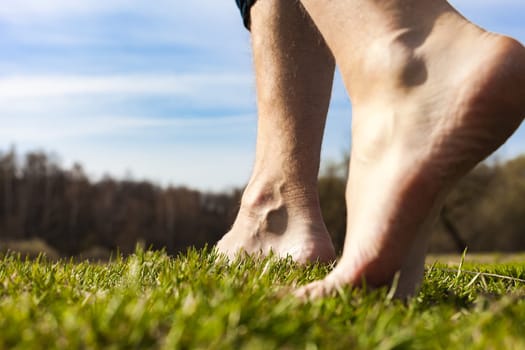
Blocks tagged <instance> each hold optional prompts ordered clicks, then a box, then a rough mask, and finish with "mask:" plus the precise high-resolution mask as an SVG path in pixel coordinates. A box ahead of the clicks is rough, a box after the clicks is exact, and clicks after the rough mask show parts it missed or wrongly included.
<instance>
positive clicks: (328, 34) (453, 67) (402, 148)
mask: <svg viewBox="0 0 525 350" xmlns="http://www.w3.org/2000/svg"><path fill="white" fill-rule="evenodd" d="M302 3H303V5H304V6H305V8H306V9H307V11H308V12H309V14H310V15H311V17H312V18H313V20H314V22H315V23H316V25H317V26H318V28H319V30H320V32H321V33H322V35H323V36H324V38H325V40H326V42H327V43H328V46H329V47H330V48H331V50H332V52H333V54H334V56H335V58H336V61H337V63H338V65H339V66H340V67H341V71H342V73H343V78H344V80H345V85H346V87H347V90H348V92H349V95H350V98H351V100H352V104H353V111H354V114H353V120H352V143H353V144H352V154H351V159H352V161H351V165H350V177H349V181H348V185H347V193H346V195H347V210H348V222H347V234H346V240H345V246H344V251H343V256H342V258H341V259H340V261H339V263H338V265H337V266H336V267H335V269H334V270H333V271H332V272H331V273H330V274H329V275H328V276H327V277H326V278H325V279H324V280H322V281H317V282H314V283H311V284H309V285H307V286H305V287H303V288H301V289H299V290H298V291H297V292H296V294H297V295H298V296H300V297H309V298H315V297H319V296H324V295H327V294H330V293H332V292H334V290H336V289H337V288H339V287H343V286H360V285H361V283H362V281H363V279H365V280H366V282H367V285H369V286H383V285H388V284H390V283H391V282H392V279H393V277H394V275H395V274H396V272H397V271H401V276H400V281H399V286H398V296H401V297H403V296H407V295H410V294H412V293H413V292H414V291H415V290H416V288H417V284H418V283H419V281H420V279H421V276H422V273H423V264H424V255H425V250H426V241H427V240H428V235H427V230H425V227H426V226H427V225H428V224H429V223H431V222H432V220H433V218H434V216H435V215H434V214H435V213H436V212H437V211H438V209H439V207H440V206H441V203H442V201H443V198H444V197H445V196H446V194H447V193H448V191H449V190H450V188H451V187H452V186H454V184H455V183H456V182H457V181H458V179H460V178H461V177H462V176H464V175H465V174H466V173H467V172H468V171H469V170H470V169H472V168H473V167H474V166H475V165H476V164H477V163H478V162H479V161H481V160H483V159H484V158H485V157H487V156H488V155H489V154H490V153H492V152H493V151H494V150H496V149H497V148H498V147H499V146H500V145H501V144H502V143H503V142H504V141H505V140H506V139H507V138H508V137H509V136H510V135H511V134H512V133H513V132H514V131H515V129H516V128H517V127H518V126H519V125H520V123H521V122H522V120H523V117H524V116H525V48H524V47H523V46H522V45H521V44H520V43H518V42H516V41H515V40H513V39H510V38H507V37H504V36H500V35H496V34H492V33H488V32H486V31H484V30H482V29H480V28H479V27H477V26H475V25H473V24H472V23H470V22H468V21H467V20H466V19H465V18H463V17H462V16H461V15H459V14H458V13H457V12H456V11H455V10H454V9H453V8H452V7H451V6H450V5H449V4H448V3H447V2H445V1H442V0H340V1H337V2H336V1H328V0H302Z"/></svg>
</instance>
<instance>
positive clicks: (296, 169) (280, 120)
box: [217, 0, 335, 263]
mask: <svg viewBox="0 0 525 350" xmlns="http://www.w3.org/2000/svg"><path fill="white" fill-rule="evenodd" d="M251 20H252V21H251V33H252V44H253V54H254V64H255V71H256V78H257V79H256V84H257V103H258V111H259V112H258V113H259V119H258V130H257V149H256V160H255V167H254V170H253V173H252V177H251V179H250V182H249V184H248V186H247V188H246V190H245V192H244V194H243V197H242V201H241V208H240V210H239V213H238V216H237V218H236V220H235V222H234V224H233V227H232V229H231V230H230V231H229V232H228V233H227V234H226V235H225V236H224V237H223V238H222V239H221V240H220V241H219V243H218V245H217V249H218V251H219V252H221V253H223V254H225V255H227V256H228V257H230V258H233V257H234V256H235V255H236V254H237V253H239V251H244V252H246V253H249V254H263V255H266V254H268V253H269V252H270V251H273V252H274V253H275V254H277V255H279V256H283V257H284V256H287V255H291V256H292V257H293V259H294V260H296V261H298V262H301V263H306V262H313V261H322V262H328V261H332V260H334V259H335V252H334V248H333V245H332V242H331V239H330V236H329V234H328V232H327V230H326V227H325V225H324V222H323V219H322V216H321V210H320V206H319V199H318V193H317V176H318V171H319V158H320V151H321V142H322V137H323V131H324V125H325V120H326V113H327V111H328V105H329V101H330V94H331V86H332V81H333V74H334V69H335V63H334V58H333V56H332V54H331V52H330V50H329V49H328V47H327V46H326V44H325V42H324V40H323V39H322V37H321V36H320V34H319V32H318V30H317V29H316V28H315V26H314V25H313V23H312V21H311V19H310V18H309V16H308V14H306V12H305V11H304V9H303V8H302V5H300V4H299V3H297V2H295V1H280V0H260V1H258V2H257V3H256V4H255V5H254V6H253V8H252V10H251Z"/></svg>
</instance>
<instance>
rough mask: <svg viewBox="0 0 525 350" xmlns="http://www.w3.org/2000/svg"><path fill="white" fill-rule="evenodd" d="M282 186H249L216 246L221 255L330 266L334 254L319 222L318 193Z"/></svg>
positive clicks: (321, 222) (325, 232)
mask: <svg viewBox="0 0 525 350" xmlns="http://www.w3.org/2000/svg"><path fill="white" fill-rule="evenodd" d="M308 192H309V191H306V190H304V189H302V188H289V187H288V186H287V185H286V184H285V183H284V182H279V181H276V182H274V183H271V184H270V185H264V186H259V185H251V186H248V187H247V189H246V191H245V193H244V194H243V198H242V202H241V208H240V210H239V213H238V215H237V218H236V220H235V222H234V224H233V227H232V229H231V230H230V231H229V232H228V233H227V234H226V235H225V236H224V237H223V238H222V239H221V240H220V241H219V243H217V249H218V251H219V252H220V253H222V254H224V255H226V256H228V257H229V258H230V259H233V258H234V257H235V256H236V255H237V254H238V253H241V252H245V253H248V254H250V255H263V256H265V255H268V254H270V252H273V253H274V254H275V255H277V256H279V257H287V256H291V257H292V259H293V260H294V261H297V262H299V263H308V262H325V263H328V262H331V261H333V260H334V259H335V251H334V247H333V245H332V241H331V239H330V235H329V234H328V231H327V230H326V227H325V224H324V222H323V220H322V216H321V210H320V207H319V202H318V199H317V192H315V193H308Z"/></svg>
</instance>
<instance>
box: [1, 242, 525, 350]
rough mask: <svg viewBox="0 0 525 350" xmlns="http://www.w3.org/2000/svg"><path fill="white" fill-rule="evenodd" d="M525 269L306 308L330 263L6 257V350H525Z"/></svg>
mask: <svg viewBox="0 0 525 350" xmlns="http://www.w3.org/2000/svg"><path fill="white" fill-rule="evenodd" d="M465 270H469V271H480V272H485V273H495V274H501V275H505V276H511V277H514V278H521V279H523V278H525V264H498V265H480V264H467V263H465V264H464V265H463V266H462V267H461V272H459V273H458V269H457V268H456V269H455V270H450V269H449V267H448V266H446V265H439V264H436V265H433V266H429V268H428V269H427V273H426V276H425V281H424V284H423V287H422V290H421V292H420V293H419V294H418V296H417V297H416V298H414V299H412V300H411V301H409V302H408V303H406V304H404V303H402V302H400V301H393V300H390V298H389V296H388V291H387V290H386V289H382V290H376V291H368V292H366V291H364V290H347V291H341V292H340V293H339V294H338V295H337V296H334V297H332V298H326V299H323V300H318V301H315V302H312V303H307V304H302V303H300V302H299V301H297V300H295V299H294V298H292V297H291V296H290V294H289V290H290V289H291V288H292V287H293V286H294V285H302V284H304V283H307V282H308V281H312V280H315V279H318V278H322V277H323V276H324V275H325V274H326V273H327V271H328V268H325V267H320V266H308V267H298V266H296V265H295V264H294V263H293V262H291V261H290V260H276V259H272V258H268V259H265V260H262V261H261V260H259V261H257V260H254V259H243V260H242V261H237V262H235V263H233V264H231V265H228V264H226V263H225V262H224V261H223V260H221V259H217V258H216V257H215V256H214V255H213V254H210V253H209V252H206V251H204V252H202V251H189V252H188V253H187V254H183V255H181V256H179V257H177V258H172V257H169V256H167V255H166V254H164V253H163V252H149V251H148V252H143V251H141V250H138V251H137V252H136V254H134V255H132V256H130V257H129V258H117V259H115V260H114V261H113V262H111V263H109V264H104V265H102V264H91V263H87V262H85V263H75V262H68V261H61V262H51V261H47V260H46V259H45V258H39V259H37V260H34V261H30V260H24V259H20V258H19V257H18V256H16V255H15V254H7V255H4V256H1V257H0V349H8V348H9V349H11V348H19V349H53V348H66V349H75V348H115V349H118V348H125V349H130V348H131V349H133V348H165V349H174V348H181V349H209V348H211V349H243V348H245V349H272V348H279V349H282V348H284V349H296V348H297V349H317V348H320V349H405V348H415V349H487V348H492V349H518V348H525V326H524V324H525V298H524V296H525V293H524V292H525V289H524V288H525V284H524V283H522V282H520V281H517V280H510V279H503V278H499V277H490V276H485V275H483V274H472V273H467V272H465Z"/></svg>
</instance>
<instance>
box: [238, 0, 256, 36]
mask: <svg viewBox="0 0 525 350" xmlns="http://www.w3.org/2000/svg"><path fill="white" fill-rule="evenodd" d="M255 1H256V0H235V2H237V6H238V7H239V10H241V16H242V20H243V22H244V26H245V27H246V28H248V30H250V9H251V8H252V6H253V4H254V3H255Z"/></svg>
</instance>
